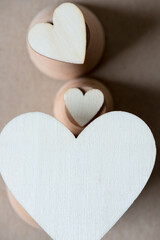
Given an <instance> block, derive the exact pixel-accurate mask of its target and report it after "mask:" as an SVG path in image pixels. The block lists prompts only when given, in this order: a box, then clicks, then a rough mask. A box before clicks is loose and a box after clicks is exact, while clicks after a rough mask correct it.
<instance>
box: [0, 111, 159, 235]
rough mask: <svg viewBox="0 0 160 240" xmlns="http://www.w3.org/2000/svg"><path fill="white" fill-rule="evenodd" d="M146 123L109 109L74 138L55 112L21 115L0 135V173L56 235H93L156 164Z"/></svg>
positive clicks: (111, 222) (115, 215) (105, 226)
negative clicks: (53, 115) (56, 116)
mask: <svg viewBox="0 0 160 240" xmlns="http://www.w3.org/2000/svg"><path fill="white" fill-rule="evenodd" d="M155 155H156V147H155V141H154V138H153V135H152V133H151V131H150V129H149V128H148V126H147V125H146V124H145V123H144V122H143V121H142V120H141V119H139V118H138V117H136V116H134V115H132V114H129V113H125V112H110V113H107V114H104V115H102V116H101V117H99V118H97V119H96V120H95V121H93V122H91V124H89V126H88V127H86V128H85V129H84V131H83V132H82V133H81V134H80V135H79V136H78V137H77V138H75V137H74V135H73V134H72V133H71V132H70V131H69V130H68V129H67V128H66V127H65V126H64V125H63V124H61V123H60V122H58V121H57V120H56V119H54V118H53V117H51V116H49V115H46V114H43V113H27V114H23V115H21V116H19V117H17V118H15V119H13V120H12V121H11V122H10V123H8V124H7V126H6V127H5V128H4V129H3V131H2V133H1V135H0V171H1V174H2V177H3V179H4V181H5V183H6V184H7V186H8V188H9V189H10V190H11V192H12V193H13V195H14V196H15V198H16V199H17V200H18V201H19V203H20V204H21V205H22V206H23V207H24V208H25V209H26V211H27V212H28V213H29V214H30V215H31V216H32V217H33V218H34V219H35V221H36V222H37V223H38V224H39V225H40V226H41V227H42V228H43V229H44V230H45V231H46V232H47V233H48V234H49V235H50V236H51V237H52V238H53V239H57V240H75V239H78V240H91V239H92V240H99V239H101V238H102V237H103V236H104V234H105V233H106V232H107V231H108V230H109V229H110V228H111V227H112V226H113V225H114V224H115V223H116V222H117V221H118V219H119V218H120V217H121V216H122V215H123V214H124V212H125V211H126V210H127V209H128V208H129V207H130V205H131V204H132V203H133V202H134V200H135V199H136V198H137V196H138V195H139V194H140V192H141V191H142V189H143V188H144V186H145V184H146V182H147V181H148V179H149V177H150V174H151V172H152V169H153V166H154V163H155Z"/></svg>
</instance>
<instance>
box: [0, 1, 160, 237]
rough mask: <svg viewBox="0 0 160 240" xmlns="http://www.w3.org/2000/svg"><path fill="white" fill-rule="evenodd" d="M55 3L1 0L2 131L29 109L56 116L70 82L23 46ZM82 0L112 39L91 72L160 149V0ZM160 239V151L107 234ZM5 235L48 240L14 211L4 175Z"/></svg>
mask: <svg viewBox="0 0 160 240" xmlns="http://www.w3.org/2000/svg"><path fill="white" fill-rule="evenodd" d="M57 2H58V1H56V3H57ZM51 3H53V0H52V1H51V0H39V1H38V0H37V1H35V0H27V1H26V0H14V1H13V0H0V130H1V129H2V128H3V127H4V125H5V124H6V123H7V122H8V121H10V120H11V119H12V118H13V117H15V116H17V115H18V114H21V113H24V112H28V111H42V112H45V113H49V114H52V102H53V98H54V97H55V94H56V92H57V91H58V89H59V88H60V87H61V85H62V84H64V82H62V81H58V80H52V79H49V78H48V77H46V76H44V75H43V74H41V73H40V72H39V71H38V70H37V69H36V68H35V67H34V66H33V64H32V63H31V61H30V59H29V56H28V53H27V50H26V44H25V41H26V33H27V27H28V25H29V23H30V21H31V19H32V18H33V16H34V15H35V14H36V13H37V12H38V11H39V10H41V9H43V8H44V7H45V6H47V5H48V4H51ZM83 3H84V4H86V5H87V6H89V7H90V8H91V9H92V10H93V11H94V12H95V13H96V14H97V15H98V17H99V18H100V20H101V22H102V23H103V26H104V29H105V32H106V36H107V48H106V50H105V54H104V57H103V60H102V62H101V64H100V65H99V66H98V67H97V68H96V69H95V70H94V71H93V72H92V73H91V74H90V76H92V77H95V78H98V79H99V80H101V81H104V82H105V83H106V84H107V86H108V87H109V89H110V90H111V92H112V94H113V98H114V102H115V110H125V111H129V112H132V113H135V114H137V115H138V116H140V117H141V118H142V119H143V120H145V121H146V122H147V123H148V124H149V126H150V127H151V129H152V131H153V133H154V136H155V138H156V142H157V147H159V146H160V46H159V45H160V1H159V0H152V1H151V0H121V1H120V0H99V1H97V0H86V1H85V0H83ZM131 187H132V186H131ZM62 227H63V226H62ZM159 236H160V164H159V156H158V157H157V164H156V167H155V169H154V172H153V174H152V177H151V179H150V181H149V183H148V184H147V186H146V188H145V190H144V191H143V192H142V194H141V195H140V197H139V198H138V199H137V200H136V202H135V203H134V204H133V205H132V207H131V208H130V209H129V210H128V211H127V213H126V214H125V215H124V216H123V217H122V218H121V219H120V221H119V222H118V223H117V224H116V225H115V226H114V227H113V228H112V229H111V230H110V232H109V233H108V234H107V235H106V236H105V237H104V239H105V240H115V239H116V240H122V239H123V240H128V239H130V240H136V239H138V240H141V239H143V240H144V239H145V240H151V239H152V240H158V239H159ZM0 239H1V240H22V239H23V240H28V239H29V240H42V239H43V240H47V239H50V238H49V237H48V236H47V235H46V234H45V233H44V232H42V231H39V230H35V229H33V228H32V227H30V226H28V225H27V224H25V223H24V222H23V221H22V220H21V219H20V218H19V217H18V216H17V215H16V214H15V213H14V211H13V210H12V208H11V206H10V204H9V202H8V199H7V196H6V191H5V185H4V183H3V181H2V179H1V178H0Z"/></svg>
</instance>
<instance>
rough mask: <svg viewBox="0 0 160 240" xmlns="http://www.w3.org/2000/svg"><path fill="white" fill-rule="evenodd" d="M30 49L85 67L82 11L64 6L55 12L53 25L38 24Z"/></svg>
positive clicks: (29, 37)
mask: <svg viewBox="0 0 160 240" xmlns="http://www.w3.org/2000/svg"><path fill="white" fill-rule="evenodd" d="M28 42H29V44H30V46H31V47H32V48H33V49H34V50H35V51H36V52H38V53H39V54H41V55H44V56H46V57H48V58H51V59H54V60H58V61H63V62H68V63H75V64H83V63H84V60H85V54H86V24H85V19H84V16H83V14H82V12H81V10H80V9H79V8H78V7H77V6H76V5H75V4H73V3H63V4H61V5H60V6H58V7H57V8H56V9H55V11H54V13H53V25H52V24H50V23H38V24H36V25H35V26H33V27H32V28H31V29H30V31H29V33H28Z"/></svg>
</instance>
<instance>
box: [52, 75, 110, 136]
mask: <svg viewBox="0 0 160 240" xmlns="http://www.w3.org/2000/svg"><path fill="white" fill-rule="evenodd" d="M70 88H79V89H81V91H83V92H84V93H86V92H87V91H89V90H92V89H99V90H100V91H101V92H102V93H103V95H104V103H103V105H102V107H101V109H100V111H99V112H98V113H97V114H96V115H95V117H94V118H93V119H92V120H94V119H96V118H97V117H99V116H100V115H102V114H104V113H106V112H109V111H112V110H113V100H112V96H111V94H110V92H109V90H108V89H107V87H106V86H105V85H104V84H102V83H101V82H99V81H97V80H95V79H93V78H80V79H77V80H76V81H75V80H73V81H69V82H67V83H66V84H65V85H63V86H62V88H61V89H60V90H59V92H58V93H57V95H56V98H55V100H54V104H53V114H54V116H55V118H56V119H58V120H59V121H60V122H62V123H63V124H64V125H65V126H66V127H67V128H68V129H69V130H70V131H71V132H72V133H73V134H74V135H75V136H77V135H78V134H79V133H80V132H81V131H82V130H83V129H84V127H82V126H79V125H78V124H77V123H76V121H75V120H74V118H73V117H72V116H71V114H70V113H69V111H68V110H67V108H66V106H65V101H64V94H65V93H66V92H67V91H68V90H69V89H70Z"/></svg>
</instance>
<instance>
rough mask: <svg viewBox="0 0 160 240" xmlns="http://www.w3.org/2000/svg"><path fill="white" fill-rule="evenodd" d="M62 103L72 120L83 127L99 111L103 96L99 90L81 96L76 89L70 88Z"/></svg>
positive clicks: (79, 91)
mask: <svg viewBox="0 0 160 240" xmlns="http://www.w3.org/2000/svg"><path fill="white" fill-rule="evenodd" d="M64 101H65V105H66V107H67V109H68V111H69V112H70V114H71V116H72V117H73V119H74V120H75V121H76V122H77V123H78V124H79V125H80V126H82V127H83V126H85V125H86V124H87V123H89V122H90V121H91V120H92V118H93V117H95V115H96V114H97V113H98V112H99V110H100V109H101V107H102V105H103V103H104V95H103V93H102V92H101V91H100V90H99V89H92V90H89V91H88V92H86V93H85V94H83V92H82V91H81V90H80V89H78V88H70V89H68V90H67V91H66V93H65V94H64Z"/></svg>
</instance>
